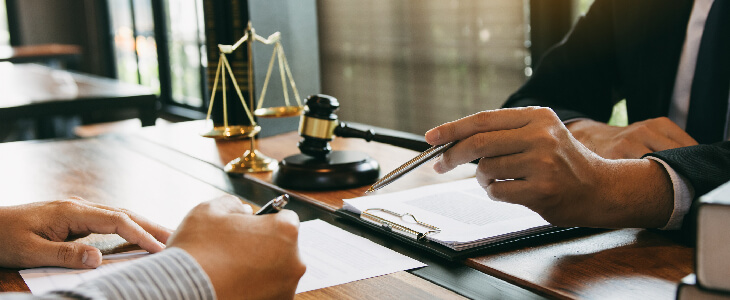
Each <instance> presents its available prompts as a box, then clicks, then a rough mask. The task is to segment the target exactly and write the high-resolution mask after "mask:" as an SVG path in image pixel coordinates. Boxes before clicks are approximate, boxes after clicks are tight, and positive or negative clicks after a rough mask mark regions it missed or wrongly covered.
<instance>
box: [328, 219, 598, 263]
mask: <svg viewBox="0 0 730 300" xmlns="http://www.w3.org/2000/svg"><path fill="white" fill-rule="evenodd" d="M335 216H336V217H338V218H340V219H341V220H342V221H345V222H353V223H356V224H360V225H363V226H365V227H367V228H369V229H372V230H374V231H376V232H379V233H381V234H385V235H387V236H389V237H391V238H393V239H395V240H398V241H399V242H402V243H405V244H408V245H410V246H413V247H416V248H418V249H421V250H424V251H426V252H428V253H431V254H434V255H436V256H438V257H441V258H445V259H447V260H449V261H457V260H463V259H465V258H469V257H475V256H477V255H481V254H486V253H490V252H497V251H502V250H508V249H515V248H518V247H521V246H530V245H538V244H544V243H548V242H552V241H556V240H559V239H564V238H568V237H574V236H579V235H584V234H587V233H591V232H596V231H597V230H599V229H595V228H583V227H568V228H561V227H555V228H553V229H552V230H549V231H545V232H540V233H536V234H529V235H525V236H518V237H514V238H511V239H507V240H503V241H500V242H496V243H491V244H485V245H481V246H476V247H473V248H468V249H464V250H460V251H456V250H454V249H451V248H449V247H446V246H444V245H441V244H439V243H436V242H432V241H429V240H427V239H420V240H417V239H414V238H411V237H408V236H406V235H403V234H400V233H396V232H394V231H393V230H391V229H389V228H386V227H384V226H378V225H376V224H374V223H371V222H368V221H365V220H363V219H361V218H360V215H359V214H356V213H353V212H351V211H347V210H344V209H338V210H337V211H335Z"/></svg>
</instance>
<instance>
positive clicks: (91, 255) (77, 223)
mask: <svg viewBox="0 0 730 300" xmlns="http://www.w3.org/2000/svg"><path fill="white" fill-rule="evenodd" d="M0 228H2V231H3V232H2V233H1V234H0V266H2V267H9V268H32V267H40V266H59V267H66V268H81V269H88V268H96V267H97V266H99V264H101V252H100V251H99V249H96V248H94V247H92V246H89V245H84V244H80V243H74V242H66V239H68V238H69V237H80V236H84V235H88V234H90V233H117V234H119V235H120V236H121V237H123V238H124V239H126V240H127V241H128V242H130V243H133V244H137V245H139V246H140V247H142V249H145V250H147V251H149V252H152V253H155V252H159V251H162V250H163V249H165V245H164V244H163V243H164V242H166V241H167V238H168V237H169V236H170V234H171V233H172V231H170V230H169V229H166V228H164V227H162V226H160V225H157V224H155V223H152V222H150V221H147V220H145V219H144V218H142V217H141V216H138V215H136V214H134V213H132V212H130V211H127V210H124V209H118V208H113V207H108V206H105V205H101V204H96V203H93V202H89V201H86V200H83V199H81V198H77V197H73V198H70V199H68V200H59V201H49V202H37V203H31V204H25V205H18V206H8V207H0Z"/></svg>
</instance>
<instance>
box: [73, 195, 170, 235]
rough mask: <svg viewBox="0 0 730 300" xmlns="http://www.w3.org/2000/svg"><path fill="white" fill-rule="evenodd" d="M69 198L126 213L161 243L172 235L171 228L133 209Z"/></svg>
mask: <svg viewBox="0 0 730 300" xmlns="http://www.w3.org/2000/svg"><path fill="white" fill-rule="evenodd" d="M71 198H72V199H75V200H78V201H80V202H82V203H84V204H86V205H89V206H92V207H95V208H99V209H104V210H109V211H113V212H119V213H123V214H126V215H127V216H129V217H130V218H131V219H132V221H134V222H135V223H137V224H138V225H139V226H141V227H142V229H144V230H145V231H147V232H149V233H150V234H151V235H152V236H153V237H154V238H155V239H156V240H158V241H160V242H161V243H163V244H164V243H167V239H168V238H170V235H172V230H171V229H169V228H166V227H164V226H162V225H160V224H157V223H155V222H152V221H150V220H148V219H147V218H145V217H143V216H141V215H139V214H137V213H135V212H133V211H130V210H128V209H124V208H116V207H111V206H107V205H104V204H99V203H94V202H90V201H86V200H84V199H81V198H79V197H71Z"/></svg>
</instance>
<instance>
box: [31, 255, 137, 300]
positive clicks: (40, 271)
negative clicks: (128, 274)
mask: <svg viewBox="0 0 730 300" xmlns="http://www.w3.org/2000/svg"><path fill="white" fill-rule="evenodd" d="M147 255H149V253H148V252H147V251H144V250H136V251H129V252H124V253H117V254H109V255H104V256H102V262H101V266H99V267H98V268H96V269H92V270H90V269H77V270H75V269H67V268H34V269H25V270H20V272H19V273H20V276H22V277H23V280H25V284H27V285H28V288H30V291H31V292H32V293H33V294H35V295H40V294H45V293H47V292H50V291H53V290H58V289H68V288H71V287H75V286H77V285H79V284H82V283H84V282H86V281H89V280H92V279H95V278H97V277H100V276H103V275H106V274H110V273H113V272H114V271H116V270H119V268H122V267H124V266H125V265H127V264H129V263H131V262H132V261H134V260H135V259H137V258H140V257H145V256H147Z"/></svg>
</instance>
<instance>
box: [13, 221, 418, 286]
mask: <svg viewBox="0 0 730 300" xmlns="http://www.w3.org/2000/svg"><path fill="white" fill-rule="evenodd" d="M298 240H299V250H300V254H301V255H302V260H303V261H304V263H305V264H306V265H307V272H306V273H305V274H304V276H302V278H301V279H300V280H299V285H298V286H297V291H296V292H297V293H303V292H306V291H311V290H316V289H321V288H325V287H329V286H334V285H338V284H343V283H348V282H352V281H356V280H361V279H366V278H371V277H376V276H381V275H386V274H390V273H394V272H398V271H404V270H409V269H414V268H420V267H424V266H426V265H425V264H423V263H421V262H419V261H417V260H415V259H412V258H409V257H407V256H405V255H402V254H400V253H398V252H395V251H393V250H390V249H388V248H386V247H383V246H380V245H378V244H376V243H373V242H371V241H369V240H367V239H365V238H362V237H359V236H356V235H354V234H351V233H349V232H347V231H344V230H342V229H339V228H337V227H335V226H333V225H330V224H328V223H326V222H324V221H322V220H312V221H307V222H302V223H301V225H300V227H299V239H298ZM146 255H149V254H148V253H147V252H146V251H142V250H138V251H132V252H125V253H119V254H112V255H104V256H103V262H102V266H100V267H99V268H97V269H95V270H87V269H82V270H73V269H66V268H35V269H26V270H21V271H20V275H21V276H22V277H23V280H25V283H26V284H27V285H28V287H29V288H30V290H31V292H32V293H33V294H36V295H39V294H43V293H46V292H49V291H52V290H58V289H69V288H72V287H74V286H77V285H79V284H81V283H83V282H86V281H89V280H92V279H94V278H97V277H99V276H102V275H105V274H109V273H113V272H114V271H115V270H118V269H119V268H121V267H123V266H124V265H126V264H128V263H131V262H132V261H133V260H134V259H137V258H139V257H144V256H146Z"/></svg>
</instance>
